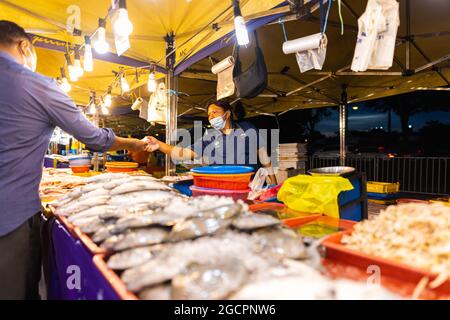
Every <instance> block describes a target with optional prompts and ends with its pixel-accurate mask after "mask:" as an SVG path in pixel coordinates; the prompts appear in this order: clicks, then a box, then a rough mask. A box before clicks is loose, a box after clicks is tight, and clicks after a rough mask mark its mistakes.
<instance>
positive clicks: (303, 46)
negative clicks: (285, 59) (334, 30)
mask: <svg viewBox="0 0 450 320" xmlns="http://www.w3.org/2000/svg"><path fill="white" fill-rule="evenodd" d="M322 36H325V35H322V33H320V32H319V33H316V34H312V35H310V36H307V37H303V38H298V39H295V40H291V41H286V42H285V43H283V52H284V54H291V53H297V52H303V51H308V50H314V49H317V48H319V47H320V45H321V40H322ZM325 37H326V36H325Z"/></svg>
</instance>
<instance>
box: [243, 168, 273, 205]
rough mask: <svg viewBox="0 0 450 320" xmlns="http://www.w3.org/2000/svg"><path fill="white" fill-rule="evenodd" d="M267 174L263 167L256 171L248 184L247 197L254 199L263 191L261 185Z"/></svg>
mask: <svg viewBox="0 0 450 320" xmlns="http://www.w3.org/2000/svg"><path fill="white" fill-rule="evenodd" d="M268 175H269V172H268V171H267V169H265V168H260V169H259V170H258V171H256V174H255V177H254V178H253V180H252V182H250V184H249V187H250V190H251V191H250V192H249V194H248V198H247V199H249V200H255V199H256V198H258V197H259V196H260V195H261V194H262V193H263V192H264V189H263V186H264V182H265V181H266V178H267V177H268Z"/></svg>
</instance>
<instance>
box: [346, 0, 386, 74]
mask: <svg viewBox="0 0 450 320" xmlns="http://www.w3.org/2000/svg"><path fill="white" fill-rule="evenodd" d="M385 30H386V19H385V17H384V16H383V8H382V6H381V5H380V4H379V3H378V2H377V0H369V1H368V2H367V7H366V11H365V12H364V13H363V14H362V16H361V17H359V19H358V38H357V40H356V47H355V54H354V56H353V61H352V66H351V69H352V70H353V71H355V72H358V71H366V70H367V68H368V67H369V62H370V59H371V56H372V52H373V49H374V46H375V40H376V38H377V34H378V33H381V32H384V31H385Z"/></svg>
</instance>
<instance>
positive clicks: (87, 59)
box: [83, 36, 94, 72]
mask: <svg viewBox="0 0 450 320" xmlns="http://www.w3.org/2000/svg"><path fill="white" fill-rule="evenodd" d="M84 39H85V40H84V61H83V67H84V71H86V72H91V71H93V70H94V58H93V56H92V46H91V38H89V36H86V37H84Z"/></svg>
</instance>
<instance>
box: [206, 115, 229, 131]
mask: <svg viewBox="0 0 450 320" xmlns="http://www.w3.org/2000/svg"><path fill="white" fill-rule="evenodd" d="M225 114H226V113H225ZM225 114H224V115H222V116H218V117H215V118H212V119H211V120H209V123H210V124H211V127H213V128H214V129H216V130H222V129H223V128H225V123H226V120H224V118H223V117H224V116H225Z"/></svg>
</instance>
